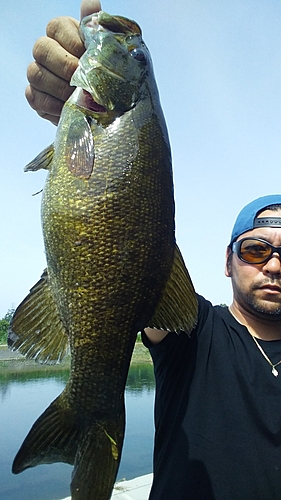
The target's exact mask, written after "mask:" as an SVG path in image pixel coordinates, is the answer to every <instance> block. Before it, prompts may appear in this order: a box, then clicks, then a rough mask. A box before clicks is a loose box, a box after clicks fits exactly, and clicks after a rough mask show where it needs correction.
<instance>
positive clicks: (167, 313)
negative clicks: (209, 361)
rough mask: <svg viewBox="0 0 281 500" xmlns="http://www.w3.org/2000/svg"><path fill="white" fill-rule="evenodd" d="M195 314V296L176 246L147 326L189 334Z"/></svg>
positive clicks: (195, 318) (196, 304) (194, 323)
mask: <svg viewBox="0 0 281 500" xmlns="http://www.w3.org/2000/svg"><path fill="white" fill-rule="evenodd" d="M197 312H198V303H197V298H196V294H195V291H194V288H193V285H192V282H191V279H190V276H189V274H188V271H187V269H186V267H185V263H184V260H183V258H182V255H181V252H180V250H179V248H178V246H176V247H175V255H174V262H173V266H172V270H171V274H170V278H169V279H168V281H167V283H166V286H165V289H164V292H163V294H162V297H161V299H160V302H159V303H158V305H157V307H156V310H155V312H154V315H153V318H152V320H151V321H150V324H149V325H148V326H149V327H151V328H158V329H160V330H167V331H170V332H176V333H179V332H180V331H184V332H186V333H188V334H189V333H190V332H191V330H192V329H193V328H194V326H195V325H196V320H197Z"/></svg>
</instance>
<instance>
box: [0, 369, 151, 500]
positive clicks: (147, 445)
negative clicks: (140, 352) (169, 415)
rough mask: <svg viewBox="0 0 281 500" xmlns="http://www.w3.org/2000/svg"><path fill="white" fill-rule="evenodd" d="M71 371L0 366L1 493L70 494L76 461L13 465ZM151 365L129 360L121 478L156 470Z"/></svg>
mask: <svg viewBox="0 0 281 500" xmlns="http://www.w3.org/2000/svg"><path fill="white" fill-rule="evenodd" d="M67 379H68V371H67V370H63V371H61V370H60V371H57V370H53V371H52V369H47V370H46V369H42V368H41V369H40V370H38V371H34V372H29V373H26V372H18V373H13V374H12V373H8V372H6V371H2V372H1V371H0V415H1V431H0V471H1V475H0V478H1V479H0V499H1V500H58V499H61V498H65V497H67V496H69V495H70V488H69V484H70V481H71V471H72V467H71V466H70V465H67V464H60V463H59V464H52V465H40V466H38V467H35V468H32V469H28V470H26V471H24V472H22V473H21V474H19V475H13V474H12V473H11V466H12V462H13V459H14V456H15V454H16V453H17V451H18V449H19V447H20V445H21V443H22V441H23V439H24V438H25V436H26V434H27V433H28V431H29V430H30V427H31V426H32V424H33V423H34V421H35V420H36V419H37V418H38V417H39V415H40V414H41V413H42V412H43V411H44V410H45V409H46V407H47V406H48V405H49V404H50V403H51V401H53V399H54V398H55V397H57V396H58V395H59V394H60V393H61V391H62V390H63V388H64V386H65V384H66V381H67ZM154 392H155V389H154V375H153V367H152V366H151V365H150V364H149V363H146V364H143V365H136V366H131V368H130V372H129V376H128V381H127V386H126V411H127V413H126V415H127V417H126V418H127V424H126V434H125V441H124V448H123V453H122V459H121V464H120V468H119V473H118V477H117V479H123V478H126V479H132V478H134V477H137V476H140V475H143V474H148V473H150V472H151V471H152V449H153V433H154V426H153V403H154Z"/></svg>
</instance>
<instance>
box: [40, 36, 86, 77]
mask: <svg viewBox="0 0 281 500" xmlns="http://www.w3.org/2000/svg"><path fill="white" fill-rule="evenodd" d="M84 50H85V49H84ZM33 56H34V59H35V61H36V62H37V63H39V64H40V65H41V66H44V68H46V69H48V70H49V71H50V72H51V73H54V74H55V75H57V76H59V77H60V78H63V80H66V81H69V80H70V78H71V77H72V75H73V73H74V71H75V69H76V68H77V65H78V58H77V57H75V56H73V55H72V54H70V53H69V52H68V51H67V50H65V49H64V48H63V47H62V46H61V45H60V43H59V42H57V41H56V40H53V39H52V38H48V37H42V38H39V40H37V42H36V43H35V45H34V48H33Z"/></svg>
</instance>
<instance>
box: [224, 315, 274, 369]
mask: <svg viewBox="0 0 281 500" xmlns="http://www.w3.org/2000/svg"><path fill="white" fill-rule="evenodd" d="M228 309H229V311H230V313H231V314H232V316H233V317H234V318H235V319H236V321H238V323H240V325H243V323H241V321H239V319H238V318H237V317H236V316H235V314H234V313H233V311H232V310H231V309H230V307H229V308H228ZM243 326H245V325H243ZM247 330H248V329H247ZM248 332H249V330H248ZM249 333H250V335H251V337H252V339H253V341H254V342H255V344H256V346H257V347H258V348H259V350H260V352H261V353H262V355H263V357H264V359H266V361H267V362H268V363H269V364H270V366H271V368H272V370H271V373H272V375H274V377H278V375H279V372H278V371H277V370H276V366H278V365H280V364H281V359H280V361H278V363H275V364H273V363H272V361H271V360H270V359H269V357H268V356H267V354H265V352H264V350H263V348H262V347H261V345H260V344H259V343H258V341H257V339H256V337H254V335H252V334H251V332H249Z"/></svg>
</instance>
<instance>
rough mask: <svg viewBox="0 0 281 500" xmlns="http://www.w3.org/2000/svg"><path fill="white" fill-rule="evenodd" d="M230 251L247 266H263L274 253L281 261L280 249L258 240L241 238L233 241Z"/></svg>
mask: <svg viewBox="0 0 281 500" xmlns="http://www.w3.org/2000/svg"><path fill="white" fill-rule="evenodd" d="M232 250H233V252H234V253H236V254H237V256H238V258H239V259H240V260H242V261H243V262H246V263H247V264H264V263H265V262H267V261H268V260H269V259H270V258H271V257H272V254H273V253H275V252H276V253H278V255H279V258H280V259H281V247H274V246H273V245H271V244H270V243H268V242H267V241H264V240H261V239H260V238H243V239H242V240H240V241H235V242H234V243H233V245H232Z"/></svg>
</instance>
